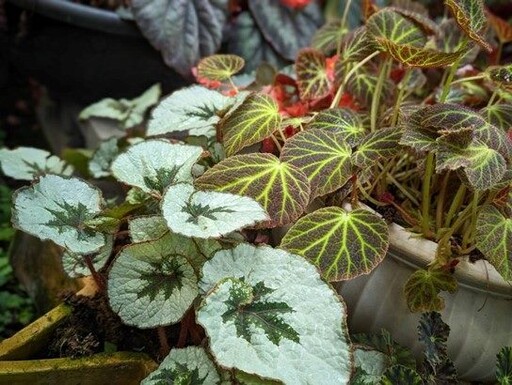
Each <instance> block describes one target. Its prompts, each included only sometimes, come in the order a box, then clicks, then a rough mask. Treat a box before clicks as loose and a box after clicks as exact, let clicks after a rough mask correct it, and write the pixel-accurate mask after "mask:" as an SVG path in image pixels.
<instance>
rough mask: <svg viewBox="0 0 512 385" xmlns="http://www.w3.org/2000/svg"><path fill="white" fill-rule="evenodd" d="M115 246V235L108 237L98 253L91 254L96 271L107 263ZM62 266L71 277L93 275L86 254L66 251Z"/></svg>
mask: <svg viewBox="0 0 512 385" xmlns="http://www.w3.org/2000/svg"><path fill="white" fill-rule="evenodd" d="M113 246H114V237H113V236H109V237H107V240H106V243H105V245H104V246H103V247H102V248H101V249H99V250H98V251H97V252H96V253H94V254H92V255H90V254H89V257H90V258H91V262H92V264H93V266H94V269H95V270H96V271H98V270H101V269H102V268H103V267H104V266H105V264H106V263H107V261H108V259H109V258H110V255H111V254H112V249H113ZM62 267H63V268H64V271H65V272H66V274H67V275H68V276H70V277H71V278H78V277H83V276H87V275H91V274H92V273H91V270H89V268H88V267H87V263H86V261H85V256H84V255H80V254H75V253H72V252H70V251H65V252H64V253H63V254H62Z"/></svg>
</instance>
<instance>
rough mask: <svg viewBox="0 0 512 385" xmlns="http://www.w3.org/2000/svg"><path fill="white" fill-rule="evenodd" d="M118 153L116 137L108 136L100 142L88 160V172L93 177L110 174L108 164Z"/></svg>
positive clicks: (110, 163) (109, 164)
mask: <svg viewBox="0 0 512 385" xmlns="http://www.w3.org/2000/svg"><path fill="white" fill-rule="evenodd" d="M117 155H119V147H118V146H117V138H110V139H108V140H106V141H104V142H102V143H101V144H100V146H99V148H98V149H97V150H96V151H95V152H94V155H93V156H92V158H91V160H90V161H89V172H90V173H91V175H92V176H93V177H94V178H102V177H106V176H109V175H110V166H111V165H112V162H113V161H114V159H115V158H116V157H117Z"/></svg>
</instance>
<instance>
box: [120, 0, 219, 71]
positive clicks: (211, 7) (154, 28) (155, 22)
mask: <svg viewBox="0 0 512 385" xmlns="http://www.w3.org/2000/svg"><path fill="white" fill-rule="evenodd" d="M130 9H131V11H132V13H133V16H134V19H135V22H136V23H137V26H138V27H139V28H140V30H141V32H142V34H143V35H144V36H145V37H146V38H147V39H148V40H149V41H150V43H151V45H152V46H153V47H155V48H156V49H158V50H160V51H161V52H162V56H163V58H164V61H165V63H166V64H167V65H168V66H170V67H171V68H174V69H175V70H176V71H177V72H178V73H180V74H181V75H183V76H190V75H191V73H190V70H191V68H192V67H193V66H194V65H196V64H197V62H198V61H199V59H201V58H202V57H205V56H208V55H213V54H214V53H215V52H217V51H218V50H219V48H220V46H221V43H222V32H223V31H222V29H223V27H224V25H225V24H226V20H227V16H228V1H227V0H201V1H198V0H194V1H187V0H163V1H159V2H157V3H155V2H154V1H153V0H133V1H131V3H130Z"/></svg>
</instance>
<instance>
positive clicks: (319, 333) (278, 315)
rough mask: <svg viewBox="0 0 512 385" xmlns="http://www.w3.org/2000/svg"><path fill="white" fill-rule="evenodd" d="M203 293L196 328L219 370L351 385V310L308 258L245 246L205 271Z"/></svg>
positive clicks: (218, 258)
mask: <svg viewBox="0 0 512 385" xmlns="http://www.w3.org/2000/svg"><path fill="white" fill-rule="evenodd" d="M200 287H201V290H202V292H204V293H207V295H206V298H205V300H204V301H203V303H202V305H201V307H200V308H199V310H198V313H197V320H198V322H199V323H200V324H201V325H202V326H203V327H204V328H205V330H206V333H207V334H208V336H209V340H210V347H211V351H212V353H213V355H214V356H215V358H216V361H217V363H218V364H219V365H221V366H223V367H225V368H236V369H240V370H243V371H245V372H248V373H254V374H257V375H259V376H263V377H267V378H274V379H278V380H281V381H283V382H284V383H285V384H296V385H306V384H311V383H319V384H327V383H336V384H347V383H348V381H349V378H350V372H351V353H350V344H349V342H348V336H347V334H346V333H347V332H346V330H347V329H346V323H345V322H346V321H345V308H344V306H343V304H342V303H341V302H340V299H339V297H338V296H337V295H336V293H335V292H334V291H333V290H332V289H331V288H330V287H329V286H328V285H327V284H326V283H325V282H323V281H322V280H321V279H320V276H319V274H318V272H317V270H316V269H315V267H314V266H313V265H311V264H309V263H308V262H307V261H306V260H304V259H303V258H301V257H299V256H297V255H292V254H289V253H287V252H285V251H283V250H276V249H273V248H271V247H268V246H263V247H255V246H253V245H249V244H240V245H238V246H237V247H235V248H234V249H231V250H222V251H219V252H217V253H216V254H215V256H214V257H213V258H212V259H211V260H210V261H208V262H206V263H205V265H204V267H203V280H202V281H201V283H200ZM305 288H307V290H305ZM320 313H321V314H322V317H318V314H320ZM263 353H264V354H263ZM297 357H302V358H301V359H300V360H297Z"/></svg>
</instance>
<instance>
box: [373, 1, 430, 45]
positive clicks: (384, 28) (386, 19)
mask: <svg viewBox="0 0 512 385" xmlns="http://www.w3.org/2000/svg"><path fill="white" fill-rule="evenodd" d="M366 28H367V30H368V34H369V35H370V36H371V37H372V38H374V39H377V38H383V39H386V40H389V41H391V42H393V43H395V44H399V45H410V46H415V47H423V46H424V45H425V43H426V41H427V40H426V38H425V35H424V33H423V31H422V30H421V28H419V27H418V26H417V25H416V24H415V23H414V22H412V21H411V20H409V19H408V18H406V17H404V16H403V15H401V14H400V13H398V12H396V11H395V10H393V9H390V8H384V9H383V10H381V11H379V12H377V13H376V14H374V15H372V16H371V17H370V18H369V19H368V21H367V22H366ZM377 43H379V45H381V44H380V42H379V41H377ZM381 47H382V48H384V49H385V47H383V46H381Z"/></svg>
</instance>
